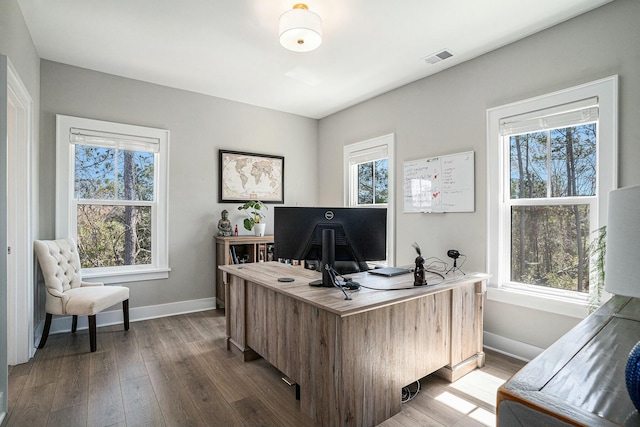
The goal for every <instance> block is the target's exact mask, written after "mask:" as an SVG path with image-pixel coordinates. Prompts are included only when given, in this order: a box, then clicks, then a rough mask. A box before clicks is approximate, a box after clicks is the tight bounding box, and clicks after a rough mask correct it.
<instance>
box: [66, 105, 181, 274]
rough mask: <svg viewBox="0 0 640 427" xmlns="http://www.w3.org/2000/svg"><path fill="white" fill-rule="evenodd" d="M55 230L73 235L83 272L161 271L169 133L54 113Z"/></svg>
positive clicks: (164, 248)
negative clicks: (55, 150)
mask: <svg viewBox="0 0 640 427" xmlns="http://www.w3.org/2000/svg"><path fill="white" fill-rule="evenodd" d="M57 133H58V135H57V151H58V156H57V193H58V194H57V200H56V234H57V235H58V236H70V237H73V238H74V239H75V240H76V241H77V243H78V251H79V254H80V259H81V261H82V269H83V276H84V277H87V278H96V279H99V280H100V281H104V282H107V283H116V282H121V281H135V280H150V279H159V278H166V277H168V271H169V267H168V250H167V157H168V143H169V133H168V131H166V130H162V129H154V128H146V127H141V126H133V125H125V124H119V123H111V122H104V121H99V120H90V119H83V118H78V117H70V116H61V115H58V116H57Z"/></svg>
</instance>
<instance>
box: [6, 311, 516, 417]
mask: <svg viewBox="0 0 640 427" xmlns="http://www.w3.org/2000/svg"><path fill="white" fill-rule="evenodd" d="M224 321H225V320H224V312H223V311H222V310H211V311H204V312H200V313H191V314H185V315H180V316H173V317H165V318H160V319H153V320H146V321H141V322H135V323H132V324H131V329H130V330H129V331H128V332H125V331H123V330H122V326H110V327H104V328H98V338H97V341H98V350H97V351H96V352H95V353H90V352H89V334H88V331H86V330H84V331H78V332H77V333H76V334H71V333H65V334H57V335H51V336H50V337H49V340H48V342H47V345H46V346H45V348H44V349H42V350H38V351H37V353H36V356H35V357H34V358H33V359H32V360H31V361H29V362H28V363H25V364H22V365H17V366H10V367H9V390H8V399H9V413H8V416H7V417H6V419H5V421H4V423H3V426H2V427H5V426H7V427H8V426H19V427H22V426H29V427H37V426H65V427H72V426H91V427H93V426H128V427H131V426H142V425H145V426H154V427H155V426H296V427H298V426H310V425H313V422H312V421H311V420H310V419H309V418H308V417H307V416H306V415H304V414H303V413H301V412H300V405H299V404H298V402H297V401H296V400H295V388H294V387H290V386H288V385H287V384H285V383H284V382H283V381H282V380H281V374H280V373H279V372H278V371H277V370H276V369H275V368H273V367H272V366H270V365H269V364H268V363H267V362H265V361H264V360H262V359H259V360H255V361H252V362H247V363H243V362H242V361H241V360H240V358H239V357H237V355H236V354H235V353H233V352H230V351H227V350H226V346H225V342H224V339H225V338H224V337H225V327H224ZM486 361H487V363H486V365H485V367H484V368H482V369H478V370H476V371H474V372H472V373H470V374H468V375H467V376H465V377H463V378H462V379H460V380H458V381H457V382H455V383H453V384H450V383H448V382H446V381H445V380H442V379H440V378H438V377H435V376H428V377H426V378H423V379H422V381H421V382H422V389H421V391H420V393H419V394H418V395H417V396H416V397H415V399H413V400H411V401H410V402H408V403H406V404H404V405H403V409H402V412H400V413H399V414H396V415H395V416H394V417H393V418H390V419H388V420H386V421H385V422H384V423H382V424H380V425H381V426H384V427H403V426H405V427H408V426H416V425H421V426H483V425H489V426H491V425H494V424H495V415H494V413H495V399H496V390H497V388H498V387H499V385H500V384H502V383H503V382H504V381H506V380H507V379H508V378H509V377H510V376H511V375H512V374H514V373H515V372H516V371H517V370H518V369H520V367H521V366H523V365H524V363H523V362H520V361H518V360H514V359H511V358H508V357H505V356H503V355H500V354H497V353H494V352H487V360H486ZM398 393H400V390H398Z"/></svg>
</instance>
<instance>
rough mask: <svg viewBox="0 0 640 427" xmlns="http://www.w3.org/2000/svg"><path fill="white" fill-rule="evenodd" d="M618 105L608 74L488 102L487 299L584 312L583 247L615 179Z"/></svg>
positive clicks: (602, 218) (600, 219)
mask: <svg viewBox="0 0 640 427" xmlns="http://www.w3.org/2000/svg"><path fill="white" fill-rule="evenodd" d="M616 105H617V77H611V78H608V79H603V80H600V81H597V82H593V83H589V84H586V85H582V86H578V87H575V88H571V89H567V90H564V91H561V92H556V93H552V94H549V95H545V96H541V97H538V98H533V99H529V100H525V101H522V102H518V103H515V104H509V105H506V106H502V107H498V108H494V109H491V110H488V112H487V128H488V157H489V159H488V160H489V163H488V171H489V230H488V237H489V239H488V241H489V264H488V269H489V272H490V273H491V274H493V276H494V277H493V283H492V285H493V286H495V288H494V289H492V290H490V294H491V295H490V297H493V298H492V299H499V300H502V301H504V302H512V303H513V302H515V303H519V304H522V305H525V306H529V307H532V308H538V309H547V310H550V311H554V312H559V313H563V314H570V315H575V316H576V317H582V316H583V315H584V314H585V313H586V308H585V307H586V306H587V301H588V299H589V293H590V292H591V291H593V289H592V287H591V286H590V283H591V280H590V262H589V261H590V260H589V246H590V244H591V241H592V239H594V238H595V237H596V230H597V229H598V228H599V227H600V226H601V225H604V224H606V197H607V195H608V192H609V191H611V190H612V189H614V188H615V184H616V174H617V168H616ZM496 290H498V291H504V292H502V293H501V292H496ZM545 300H547V301H545Z"/></svg>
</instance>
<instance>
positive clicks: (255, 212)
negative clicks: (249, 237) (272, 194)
mask: <svg viewBox="0 0 640 427" xmlns="http://www.w3.org/2000/svg"><path fill="white" fill-rule="evenodd" d="M262 209H267V205H265V204H264V203H262V202H261V201H260V200H249V201H248V202H246V203H245V204H244V205H242V206H239V207H238V210H239V211H243V212H244V213H245V215H247V217H246V218H245V219H244V221H243V224H244V228H245V229H247V230H249V231H251V230H252V229H253V231H254V233H255V235H256V236H264V229H265V228H266V226H267V224H266V223H265V222H264V221H262V219H263V218H264V217H265V216H264V214H263V213H262V212H261V211H262Z"/></svg>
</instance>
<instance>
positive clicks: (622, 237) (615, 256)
mask: <svg viewBox="0 0 640 427" xmlns="http://www.w3.org/2000/svg"><path fill="white" fill-rule="evenodd" d="M608 216H609V218H608V219H607V243H606V244H607V247H606V250H607V252H606V256H605V268H606V273H605V276H604V278H605V279H604V281H605V286H604V288H605V290H606V291H607V292H609V293H612V294H616V295H623V296H627V297H640V276H639V275H638V260H639V259H640V185H633V186H630V187H624V188H620V189H618V190H613V191H611V192H610V193H609V215H608Z"/></svg>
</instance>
